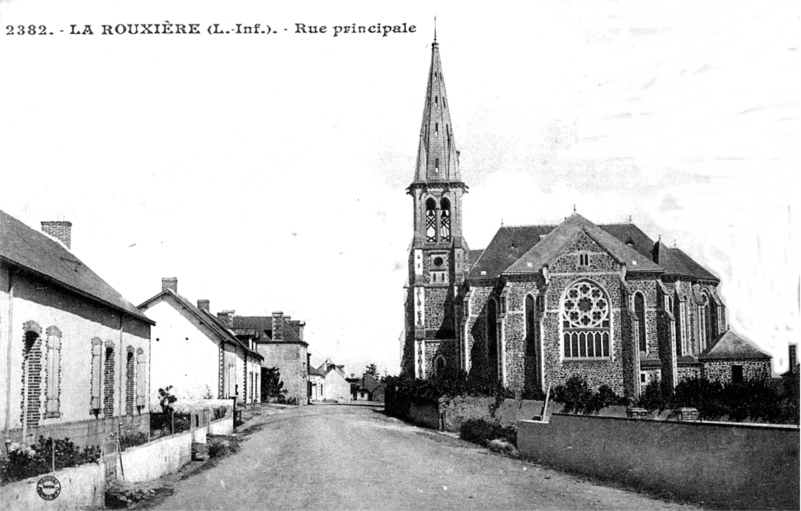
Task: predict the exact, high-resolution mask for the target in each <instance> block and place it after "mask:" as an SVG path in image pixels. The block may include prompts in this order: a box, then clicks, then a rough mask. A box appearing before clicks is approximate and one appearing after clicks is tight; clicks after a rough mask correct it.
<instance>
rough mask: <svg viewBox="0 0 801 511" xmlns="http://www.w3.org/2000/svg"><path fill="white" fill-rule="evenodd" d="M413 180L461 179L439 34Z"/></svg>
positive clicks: (429, 75)
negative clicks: (443, 73) (440, 54)
mask: <svg viewBox="0 0 801 511" xmlns="http://www.w3.org/2000/svg"><path fill="white" fill-rule="evenodd" d="M414 180H415V182H431V181H445V182H449V181H450V182H454V181H457V182H461V180H462V178H461V174H460V173H459V152H458V151H457V150H456V142H455V140H454V137H453V126H452V125H451V113H450V109H449V105H448V98H447V95H446V93H445V79H444V78H443V75H442V62H441V60H440V56H439V43H437V40H436V32H435V35H434V42H433V43H432V45H431V68H430V69H429V71H428V87H427V88H426V101H425V106H424V108H423V122H422V126H421V127H420V145H419V147H418V150H417V172H416V173H415V178H414Z"/></svg>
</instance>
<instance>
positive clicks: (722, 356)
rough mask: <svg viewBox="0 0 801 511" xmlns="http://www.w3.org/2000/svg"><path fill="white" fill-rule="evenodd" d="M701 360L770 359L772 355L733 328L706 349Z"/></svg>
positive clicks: (700, 357)
mask: <svg viewBox="0 0 801 511" xmlns="http://www.w3.org/2000/svg"><path fill="white" fill-rule="evenodd" d="M698 358H699V360H702V361H708V360H732V359H740V360H742V359H749V360H770V358H771V357H770V355H768V354H766V353H765V352H763V351H762V350H760V349H759V348H757V346H756V345H755V344H754V343H753V342H751V341H749V340H748V339H744V338H743V337H740V336H739V335H737V334H735V333H734V332H732V331H731V330H729V331H727V332H726V333H725V334H723V335H722V336H721V337H720V339H718V342H716V343H715V345H714V346H712V347H711V348H708V349H707V350H706V351H704V352H703V353H702V354H701V356H699V357H698Z"/></svg>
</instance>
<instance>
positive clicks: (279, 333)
mask: <svg viewBox="0 0 801 511" xmlns="http://www.w3.org/2000/svg"><path fill="white" fill-rule="evenodd" d="M273 340H274V341H283V340H284V313H283V312H281V311H278V312H273Z"/></svg>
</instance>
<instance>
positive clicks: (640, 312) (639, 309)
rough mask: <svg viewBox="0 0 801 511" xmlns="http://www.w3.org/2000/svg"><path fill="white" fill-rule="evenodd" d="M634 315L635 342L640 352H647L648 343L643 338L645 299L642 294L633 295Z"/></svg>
mask: <svg viewBox="0 0 801 511" xmlns="http://www.w3.org/2000/svg"><path fill="white" fill-rule="evenodd" d="M634 315H635V316H637V341H638V343H639V346H640V351H648V341H647V339H646V338H645V297H644V296H643V295H642V293H635V294H634Z"/></svg>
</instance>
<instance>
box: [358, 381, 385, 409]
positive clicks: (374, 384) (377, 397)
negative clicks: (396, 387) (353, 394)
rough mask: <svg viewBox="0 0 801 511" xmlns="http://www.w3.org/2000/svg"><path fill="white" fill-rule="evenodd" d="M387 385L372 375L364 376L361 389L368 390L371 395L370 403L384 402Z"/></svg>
mask: <svg viewBox="0 0 801 511" xmlns="http://www.w3.org/2000/svg"><path fill="white" fill-rule="evenodd" d="M385 387H386V384H385V383H384V382H383V381H381V380H380V379H379V378H378V376H374V375H372V374H365V375H364V376H362V380H361V388H362V389H364V390H366V391H367V392H368V394H369V397H368V399H369V400H370V401H378V402H380V403H383V402H384V389H385Z"/></svg>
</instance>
